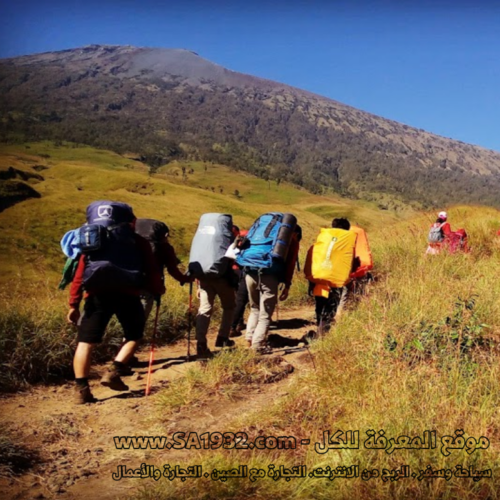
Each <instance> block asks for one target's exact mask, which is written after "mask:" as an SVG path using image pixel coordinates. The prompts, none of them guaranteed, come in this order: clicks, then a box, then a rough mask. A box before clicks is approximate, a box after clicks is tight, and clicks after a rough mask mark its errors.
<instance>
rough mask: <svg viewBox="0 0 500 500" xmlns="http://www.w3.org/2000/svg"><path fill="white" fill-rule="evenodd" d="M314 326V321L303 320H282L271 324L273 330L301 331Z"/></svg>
mask: <svg viewBox="0 0 500 500" xmlns="http://www.w3.org/2000/svg"><path fill="white" fill-rule="evenodd" d="M312 324H313V322H312V321H309V320H308V319H303V318H291V319H280V320H279V321H277V322H273V323H272V324H271V330H299V329H300V328H304V327H305V326H309V325H312Z"/></svg>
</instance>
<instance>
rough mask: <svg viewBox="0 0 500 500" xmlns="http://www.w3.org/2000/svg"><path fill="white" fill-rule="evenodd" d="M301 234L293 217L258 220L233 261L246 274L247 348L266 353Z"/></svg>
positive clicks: (273, 215) (266, 216)
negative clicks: (248, 302) (273, 321)
mask: <svg viewBox="0 0 500 500" xmlns="http://www.w3.org/2000/svg"><path fill="white" fill-rule="evenodd" d="M301 237H302V231H301V228H300V226H299V225H298V224H297V219H296V218H295V216H294V215H292V214H281V213H278V212H273V213H268V214H264V215H262V216H261V217H259V218H258V219H257V220H256V221H255V222H254V224H253V225H252V227H251V228H250V230H249V231H248V235H247V237H246V241H244V242H243V244H242V251H241V253H240V254H239V255H238V257H237V259H236V262H237V263H238V265H239V266H241V267H242V268H243V270H244V272H245V282H246V286H247V289H248V295H249V300H250V316H249V317H248V322H247V329H246V335H245V338H246V340H247V342H248V347H251V348H252V349H254V350H255V351H257V352H260V353H262V352H265V350H266V343H267V336H268V332H269V326H270V324H271V318H272V315H273V312H274V309H275V307H276V304H277V302H278V293H279V286H280V284H284V287H283V289H282V290H281V293H280V295H279V300H286V299H287V297H288V294H289V291H290V286H291V284H292V277H293V272H294V269H295V265H296V263H297V258H298V253H299V242H300V240H301Z"/></svg>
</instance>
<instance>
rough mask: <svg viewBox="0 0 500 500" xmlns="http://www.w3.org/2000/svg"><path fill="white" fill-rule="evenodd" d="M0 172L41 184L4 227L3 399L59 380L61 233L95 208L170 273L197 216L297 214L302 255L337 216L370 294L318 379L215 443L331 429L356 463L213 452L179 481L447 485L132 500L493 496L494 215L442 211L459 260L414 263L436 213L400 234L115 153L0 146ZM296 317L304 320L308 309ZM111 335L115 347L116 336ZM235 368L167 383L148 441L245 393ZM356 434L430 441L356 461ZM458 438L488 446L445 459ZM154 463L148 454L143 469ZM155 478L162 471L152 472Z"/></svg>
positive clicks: (306, 451)
mask: <svg viewBox="0 0 500 500" xmlns="http://www.w3.org/2000/svg"><path fill="white" fill-rule="evenodd" d="M0 162H1V163H0V165H1V168H0V171H3V170H6V169H8V167H9V166H10V167H13V168H15V169H19V170H22V171H26V172H33V171H34V172H38V173H40V175H42V176H43V178H44V179H43V180H40V179H35V178H33V179H28V180H27V181H26V182H27V183H31V184H30V185H33V186H34V187H36V190H37V191H38V192H39V193H40V194H41V197H40V198H38V199H29V200H26V201H24V202H21V203H18V204H16V205H14V206H12V207H10V208H7V209H6V210H4V211H3V212H2V213H0V230H1V234H2V236H1V240H0V245H1V246H0V255H1V257H0V258H1V262H0V287H1V288H0V301H1V303H2V305H3V308H2V310H1V312H0V356H1V358H0V359H1V364H2V370H1V372H0V382H1V383H2V384H3V385H4V387H11V388H12V387H15V386H16V384H19V382H20V381H21V380H27V381H31V382H33V381H36V380H43V379H47V378H49V377H50V375H58V374H68V373H70V369H69V367H70V362H71V355H72V351H73V347H74V330H73V329H72V328H70V327H68V326H67V325H66V323H65V318H64V315H65V313H66V304H65V302H66V296H67V294H66V293H64V292H56V291H55V287H56V284H57V281H58V277H59V271H60V268H61V266H62V263H63V260H64V259H63V258H62V257H61V253H60V250H59V246H58V242H59V239H60V237H61V236H62V234H63V233H64V232H65V231H66V230H68V229H70V228H73V227H75V226H77V225H79V224H80V223H82V222H83V220H84V209H85V206H86V205H87V204H88V203H89V202H91V201H92V200H94V199H97V198H112V199H117V200H121V201H125V202H128V203H130V204H131V205H132V206H133V207H134V208H135V210H136V213H137V215H138V216H149V217H158V218H161V219H163V220H165V221H166V222H167V223H168V224H169V225H170V226H171V227H172V229H173V238H172V241H173V243H174V245H175V246H176V247H177V248H178V249H180V254H181V255H182V256H184V261H185V260H186V259H185V256H186V252H187V249H188V247H189V242H190V239H191V237H192V234H193V232H194V230H195V228H196V224H197V220H198V217H199V215H200V214H201V213H203V212H206V211H225V212H230V213H232V214H233V215H234V219H235V222H236V223H237V224H239V225H240V226H241V227H248V226H249V224H250V223H251V222H252V220H253V219H254V218H255V217H256V216H257V215H259V214H260V213H262V212H265V211H268V210H282V211H288V210H290V211H293V212H294V213H295V214H296V215H297V216H298V218H299V221H300V223H301V224H302V226H303V227H304V232H305V236H304V244H303V245H302V247H303V252H304V250H305V249H306V248H307V247H308V246H309V244H310V243H311V242H312V241H313V239H314V236H315V234H316V232H317V230H318V227H320V226H322V225H328V223H329V222H330V219H331V217H332V216H335V215H347V216H348V217H350V219H351V220H352V221H357V222H358V223H360V224H361V225H364V226H365V227H366V228H367V229H368V235H369V238H370V242H371V245H372V250H373V253H374V257H375V262H376V274H377V277H378V281H377V283H376V284H375V285H374V286H372V287H371V289H370V292H369V294H368V295H366V296H362V297H358V298H357V299H356V300H353V301H352V302H351V304H350V306H349V309H348V311H347V312H346V313H345V314H344V315H342V317H341V319H340V320H339V321H338V322H337V324H336V325H335V327H334V328H333V329H332V331H331V333H330V334H329V335H328V336H327V337H326V338H324V339H323V340H320V341H318V342H315V343H313V345H312V347H311V354H312V356H313V357H314V365H312V364H311V368H310V369H304V370H301V371H300V372H299V373H298V374H297V376H296V377H294V379H293V382H292V383H291V384H290V385H289V386H287V388H286V391H285V393H283V394H282V395H281V396H280V397H278V398H276V400H273V401H269V404H268V405H266V408H265V411H262V410H256V411H255V415H254V416H253V417H251V418H248V417H247V418H245V419H242V418H240V417H239V416H238V415H234V419H233V421H232V423H231V425H229V426H227V427H226V428H225V429H222V430H221V431H224V432H236V431H243V432H246V433H247V434H248V436H249V438H251V439H253V438H255V437H256V436H257V435H258V434H259V433H264V434H265V435H267V436H272V435H274V436H295V437H296V438H297V439H310V440H311V443H315V442H320V441H321V438H322V433H323V431H325V430H331V431H332V434H333V433H334V432H335V431H336V430H337V429H342V430H343V431H347V430H353V431H354V430H359V432H360V437H359V439H360V446H359V449H353V450H350V449H342V450H335V451H334V450H331V451H329V452H328V453H326V454H319V453H317V452H316V451H314V447H313V445H311V446H309V447H308V448H307V447H299V448H298V449H296V450H277V449H274V450H267V451H266V450H260V451H256V450H253V451H241V450H230V449H227V450H225V449H220V450H218V451H214V450H212V451H205V452H204V451H200V452H196V456H195V457H194V456H193V455H192V456H191V458H192V460H191V461H189V462H186V463H185V465H193V464H201V465H203V467H204V470H206V469H208V470H212V469H213V468H218V469H228V468H233V467H238V466H239V465H243V464H246V465H248V466H249V469H250V468H252V467H258V468H262V469H264V470H265V471H267V470H268V466H269V465H270V464H275V465H276V466H277V467H279V466H280V465H285V466H287V467H289V466H295V465H301V464H305V465H307V467H308V472H309V471H311V470H312V469H314V468H316V467H326V466H330V467H331V468H332V469H333V468H336V467H338V466H351V465H358V466H359V473H360V474H361V473H362V472H363V471H364V470H365V469H367V470H368V469H369V470H372V469H378V470H379V471H380V473H382V471H383V470H384V469H386V470H387V471H391V470H395V469H398V468H400V467H401V466H402V465H408V466H409V467H410V470H411V472H415V473H416V474H417V475H419V474H420V471H425V470H426V468H427V466H431V467H432V469H434V470H443V471H447V470H450V471H452V474H451V476H450V477H449V479H448V480H446V479H444V478H435V479H429V478H424V479H421V480H418V479H416V478H413V477H410V478H404V479H400V480H398V481H391V480H387V481H383V480H382V479H381V478H377V479H375V478H374V479H371V480H369V481H367V480H363V479H362V478H361V477H359V478H357V479H352V480H346V479H341V478H339V479H336V480H335V481H329V480H327V479H317V478H313V477H306V478H303V479H297V480H295V479H294V480H291V481H289V482H287V481H286V480H284V479H281V480H279V481H273V480H272V479H271V478H269V477H265V478H264V479H261V480H258V481H257V482H255V483H253V482H251V481H250V480H249V479H242V480H239V479H236V480H233V479H232V480H230V481H228V482H219V481H217V482H216V481H209V480H207V481H205V480H196V481H186V482H185V483H184V482H181V481H173V482H170V481H167V480H165V479H162V480H161V481H158V483H154V484H153V485H151V484H149V485H147V486H144V487H143V488H142V490H141V493H139V494H138V496H137V497H138V498H140V499H142V500H143V499H153V498H154V499H165V500H166V499H171V498H191V499H198V498H228V499H229V498H231V499H235V498H250V497H251V498H257V499H264V498H271V497H272V498H277V499H302V498H308V499H309V498H310V499H313V498H324V499H326V498H339V499H347V498H366V499H373V500H375V499H379V498H398V499H400V498H401V499H416V498H418V499H442V498H448V499H452V498H467V499H475V500H484V499H494V498H498V491H500V479H499V477H500V476H499V473H500V455H499V453H498V446H499V439H500V426H499V418H498V406H499V404H500V351H499V337H500V286H499V285H498V279H497V272H496V270H497V269H498V268H499V266H500V241H499V238H498V237H496V231H497V229H498V228H499V227H500V212H499V211H497V210H494V209H491V208H484V207H465V206H464V207H452V208H450V209H449V216H450V222H451V224H452V227H453V229H457V228H458V227H464V228H465V229H466V230H467V232H468V234H469V243H470V245H471V247H472V251H471V253H469V254H456V255H446V254H443V255H439V256H425V254H424V252H425V248H426V234H427V230H428V226H429V224H430V223H431V222H432V221H433V218H434V215H433V214H406V215H407V216H408V217H406V216H405V218H404V219H402V217H401V215H398V216H397V217H396V215H395V214H393V213H390V212H389V211H379V210H376V209H374V208H373V207H371V206H369V205H368V204H360V203H354V202H350V201H345V200H342V199H339V198H328V197H319V196H313V195H311V194H309V193H307V192H305V191H300V190H297V189H296V188H294V187H291V186H289V185H286V184H283V185H281V184H280V185H279V186H277V185H276V184H275V183H274V184H273V183H271V184H269V183H267V182H265V181H263V180H258V179H255V178H253V177H246V176H241V175H236V174H234V173H233V172H231V171H229V170H227V169H226V168H224V167H221V166H217V165H207V169H206V170H205V165H204V164H199V163H186V164H182V163H179V164H174V165H170V166H169V167H165V168H164V169H160V171H159V172H158V173H157V174H155V175H153V176H149V175H148V173H147V169H146V168H145V166H144V165H142V164H141V163H138V162H135V161H133V160H130V159H127V158H124V157H120V156H118V155H116V154H113V153H109V152H106V151H97V150H94V149H91V148H86V147H84V148H82V147H70V146H64V147H58V148H56V147H55V146H54V145H53V144H50V143H38V144H30V145H27V146H23V147H22V148H19V147H13V146H12V147H11V146H9V147H6V148H3V150H2V152H1V155H0ZM35 166H38V167H37V168H35ZM42 167H43V168H42ZM183 167H185V168H186V172H187V177H185V178H183V171H182V168H183ZM191 170H192V172H191V173H189V172H190V171H191ZM176 172H177V174H178V175H175V174H176ZM218 186H222V189H223V192H222V193H221V192H220V188H218ZM212 187H214V191H215V192H212V190H211V188H212ZM207 188H208V190H207ZM217 189H219V192H217ZM235 189H237V190H238V191H239V197H237V196H236V195H234V190H235ZM263 193H265V194H263ZM168 288H169V291H168V295H167V299H166V300H165V301H164V305H163V306H162V314H161V328H160V329H161V331H162V335H163V336H164V338H168V337H172V336H175V335H178V334H179V333H181V334H182V332H183V331H184V329H185V326H186V315H185V313H186V308H187V300H186V299H187V290H186V287H184V288H181V287H179V286H177V285H176V284H174V283H172V282H171V281H169V283H168ZM304 296H305V287H304V280H303V278H302V277H301V276H298V277H297V278H296V282H295V285H294V296H293V297H292V301H291V302H292V303H293V302H294V301H295V302H296V301H298V300H303V298H304ZM306 304H309V305H310V307H311V310H312V307H313V306H312V303H310V302H309V303H307V302H306ZM109 337H110V339H114V340H115V342H118V341H119V338H120V336H119V329H118V328H117V326H116V324H114V325H112V327H111V329H110V332H109ZM305 355H307V354H305ZM249 356H250V355H248V354H247V353H246V351H244V352H242V351H241V350H237V351H236V352H235V353H232V354H231V353H229V354H227V355H226V356H223V357H220V359H218V360H217V362H211V363H208V364H207V365H206V366H201V365H200V366H196V367H194V368H192V370H191V371H190V372H189V376H186V377H185V378H182V379H180V380H179V381H178V382H172V383H171V384H169V386H168V387H167V388H166V389H163V395H162V397H161V398H159V399H160V404H159V406H158V413H157V415H156V416H155V418H154V422H155V425H156V426H161V425H164V426H165V427H164V431H163V434H165V435H167V434H168V433H169V431H168V429H169V427H168V425H169V422H170V421H171V416H172V413H173V412H175V411H176V410H177V409H179V407H182V406H183V405H185V406H186V407H189V405H191V404H192V403H193V401H192V400H190V399H189V398H190V397H192V396H193V395H195V396H196V398H197V399H196V403H197V404H203V402H204V399H203V398H205V400H206V398H212V399H213V398H218V399H220V400H221V401H224V400H225V399H228V398H233V397H238V394H239V396H241V395H242V394H244V392H243V391H244V386H240V387H236V389H235V387H234V383H233V382H232V378H231V376H229V375H227V373H229V372H231V370H232V371H234V372H235V373H236V372H237V373H240V372H241V373H244V371H245V370H247V369H251V367H252V366H253V365H252V360H251V359H249ZM106 357H109V351H106V350H105V348H103V349H101V350H100V351H99V352H98V358H99V359H105V358H106ZM226 372H227V373H226ZM241 373H240V374H241ZM224 374H226V376H223V375H224ZM240 378H241V377H240ZM214 381H215V382H214ZM231 384H233V386H231ZM162 422H163V423H162ZM155 429H157V427H155ZM370 429H373V430H375V431H376V432H379V431H380V430H384V431H385V433H386V437H387V439H390V438H395V439H397V437H398V436H402V435H406V436H410V437H413V436H421V437H422V436H423V433H424V431H425V430H429V431H436V435H437V447H436V449H432V450H426V449H424V450H418V449H397V450H395V451H394V452H393V453H387V452H386V451H384V450H383V449H379V450H377V449H369V448H368V447H367V446H365V441H366V439H367V438H368V435H367V433H366V431H368V430H370ZM458 429H462V430H463V431H464V436H465V438H466V439H469V437H474V438H476V439H479V437H480V436H486V437H487V438H488V439H489V441H490V445H489V447H488V448H487V449H478V450H475V451H473V452H472V453H470V454H469V453H467V452H466V450H464V449H454V450H451V453H450V455H449V456H445V454H443V453H442V450H441V446H442V442H441V438H442V437H443V436H454V435H455V431H456V430H458ZM152 462H154V455H151V459H150V460H149V461H148V463H152ZM176 463H180V461H179V462H176ZM157 465H158V466H159V467H160V469H162V464H157ZM457 466H462V467H463V468H464V469H468V468H471V470H480V471H482V470H487V469H490V470H491V471H492V478H483V479H481V480H480V481H474V480H473V479H471V478H460V477H457V476H455V475H454V473H455V472H456V470H457ZM443 474H444V472H443Z"/></svg>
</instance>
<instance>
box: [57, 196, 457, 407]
mask: <svg viewBox="0 0 500 500" xmlns="http://www.w3.org/2000/svg"><path fill="white" fill-rule="evenodd" d="M86 219H87V222H86V224H84V225H83V226H81V227H80V228H78V229H75V230H72V231H69V232H67V233H66V234H65V235H64V237H63V239H62V241H61V246H62V248H63V251H64V253H65V254H66V255H67V257H68V260H67V263H66V266H65V269H64V272H63V280H62V282H61V284H60V288H64V286H66V285H67V284H69V283H71V288H70V293H69V296H70V298H69V312H68V316H67V318H68V321H69V322H70V323H72V324H74V325H77V326H78V334H77V348H76V352H75V356H74V362H73V367H74V372H75V380H76V393H75V394H76V395H75V402H76V403H80V404H83V403H91V402H94V401H95V398H94V397H93V395H92V392H91V390H90V386H89V380H88V379H89V373H90V364H91V354H92V350H93V348H94V346H95V345H96V344H99V343H100V342H101V341H102V339H103V336H104V333H105V330H106V327H107V325H108V323H109V321H110V319H111V317H112V316H113V315H116V317H117V319H118V321H119V323H120V324H121V326H122V328H123V342H122V345H121V348H120V350H119V352H118V354H117V355H116V357H115V359H114V361H113V362H112V364H111V365H110V366H109V368H108V369H107V370H106V372H105V373H104V375H103V376H102V378H101V384H102V385H104V386H106V387H109V388H110V389H112V390H115V391H126V390H128V386H127V385H126V384H125V383H124V382H123V380H122V378H121V377H122V376H124V375H129V374H131V373H132V370H131V364H132V363H133V361H134V360H136V359H137V358H135V356H134V353H135V351H136V350H137V348H138V346H139V343H140V340H141V339H142V337H143V334H144V328H145V325H146V321H147V318H148V316H149V315H150V313H151V311H152V309H153V307H154V304H155V303H156V305H157V307H156V320H157V319H158V309H159V305H160V300H161V296H162V295H164V294H165V291H166V290H165V283H164V269H166V270H167V271H168V273H169V274H170V275H171V276H172V277H173V278H174V279H175V280H177V281H178V282H179V283H180V284H181V285H184V284H186V283H189V284H190V288H191V291H192V287H193V283H194V282H196V287H197V296H198V298H199V308H198V313H197V315H196V322H195V331H196V357H197V359H209V358H211V357H212V356H213V353H212V351H211V349H210V348H209V347H208V343H207V333H208V329H209V325H210V320H211V317H212V313H213V310H214V302H215V299H216V297H219V300H220V303H221V307H222V317H221V321H220V325H219V328H218V334H217V337H216V339H215V348H231V347H234V345H235V342H234V340H233V338H234V337H239V336H241V335H242V331H243V330H244V329H245V319H244V314H245V310H246V307H247V305H248V304H249V305H250V314H249V316H248V319H247V323H246V331H245V339H246V342H247V345H248V347H249V348H251V349H254V350H255V351H256V352H257V353H260V354H263V353H266V352H268V350H269V348H268V345H267V339H268V334H269V329H270V326H271V320H272V317H273V313H274V311H275V309H276V306H277V304H278V300H281V301H283V300H286V298H287V297H288V294H289V291H290V287H291V285H292V278H293V275H294V271H295V269H296V268H299V262H298V255H299V245H300V242H301V239H302V230H301V227H300V226H299V224H298V223H297V219H296V217H295V216H294V215H293V214H290V213H284V214H283V213H280V212H270V213H266V214H263V215H261V216H260V217H258V218H257V219H256V221H255V222H254V223H253V225H252V226H251V227H250V228H249V229H248V230H241V229H240V228H239V227H238V226H236V225H235V224H234V223H233V218H232V216H231V215H229V214H221V213H207V214H203V215H202V216H201V218H200V221H199V224H198V228H197V230H196V233H195V235H194V237H193V240H192V244H191V249H190V255H189V264H188V266H187V271H186V272H183V271H181V269H179V264H180V261H179V259H178V258H177V255H176V253H175V250H174V248H173V247H172V245H171V244H170V242H169V240H168V236H169V228H168V226H167V225H166V224H165V223H164V222H161V221H158V220H154V219H137V218H136V217H135V215H134V212H133V209H132V207H130V206H129V205H127V204H125V203H120V202H113V201H96V202H94V203H91V204H90V205H89V206H88V207H87V212H86ZM428 243H429V246H428V248H427V253H428V254H438V253H440V252H441V251H442V250H443V249H447V250H448V251H450V252H451V253H453V252H455V251H457V250H463V251H467V235H466V233H465V231H464V230H463V229H459V230H458V231H455V232H453V231H451V227H450V224H449V223H448V216H447V213H446V212H440V213H439V214H438V218H437V221H436V222H435V223H434V224H433V225H432V227H431V229H430V231H429V235H428ZM372 267H373V260H372V255H371V252H370V247H369V244H368V240H367V236H366V233H365V231H364V230H363V229H362V228H360V227H358V226H354V225H351V224H350V222H349V221H348V220H347V219H345V218H334V219H333V221H332V223H331V227H329V228H321V229H320V232H319V235H318V237H317V239H316V242H315V243H314V244H313V245H312V246H311V247H310V248H309V249H308V252H307V257H306V261H305V264H304V274H305V276H306V278H307V279H308V281H309V295H310V296H311V297H314V300H315V312H316V322H317V327H318V328H317V331H315V332H314V331H313V332H310V333H312V335H309V336H308V337H307V339H311V338H314V337H316V336H321V335H323V334H324V333H326V332H328V331H329V329H330V327H331V324H332V322H333V321H334V319H335V317H336V316H337V317H338V315H339V314H340V313H341V311H342V309H343V307H344V304H345V302H346V298H347V295H348V293H349V291H350V290H351V291H352V290H353V288H355V287H356V286H357V285H358V284H360V283H363V282H366V280H368V279H370V278H371V274H370V270H371V269H372ZM84 296H85V304H84V307H83V314H81V313H80V304H81V302H82V300H83V298H84ZM190 298H191V293H190ZM190 303H191V301H190ZM155 323H156V322H155Z"/></svg>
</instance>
